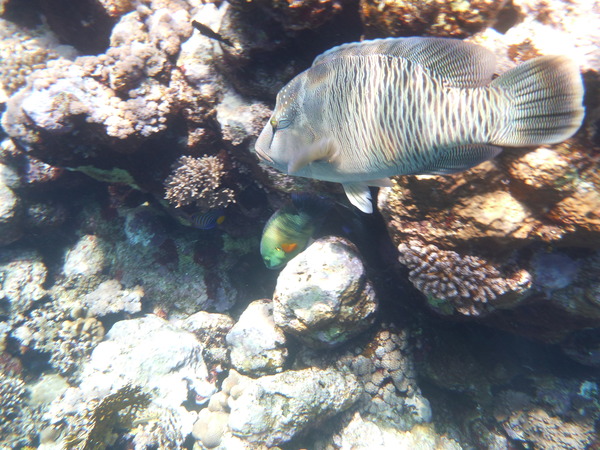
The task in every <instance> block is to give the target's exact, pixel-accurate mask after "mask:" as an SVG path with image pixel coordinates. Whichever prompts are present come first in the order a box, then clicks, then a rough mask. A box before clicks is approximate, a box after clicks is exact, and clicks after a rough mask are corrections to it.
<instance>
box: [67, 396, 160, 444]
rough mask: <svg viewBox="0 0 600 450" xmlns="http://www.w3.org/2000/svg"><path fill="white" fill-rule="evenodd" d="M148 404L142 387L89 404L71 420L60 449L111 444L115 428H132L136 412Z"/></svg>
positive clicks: (148, 400) (148, 398)
mask: <svg viewBox="0 0 600 450" xmlns="http://www.w3.org/2000/svg"><path fill="white" fill-rule="evenodd" d="M149 403H150V395H149V394H147V393H144V392H143V390H142V388H141V387H139V386H131V385H125V386H123V387H122V388H120V389H118V390H117V391H116V392H114V393H111V394H108V395H106V396H104V397H102V398H101V399H98V400H96V402H94V403H88V405H87V408H86V409H85V410H83V411H81V412H80V413H79V415H78V416H76V417H75V418H73V419H72V420H71V423H70V424H69V426H70V430H69V429H67V432H66V433H67V434H66V437H65V439H64V440H63V445H64V446H65V448H66V449H79V448H99V447H103V446H104V445H106V444H107V443H108V442H110V441H111V435H112V434H113V430H114V428H116V426H117V425H119V426H127V425H129V424H131V423H132V422H133V419H134V418H135V417H136V415H137V414H138V413H139V410H141V409H143V408H145V407H146V406H147V405H148V404H149ZM129 426H130V425H129ZM83 430H84V431H83ZM82 431H83V432H82Z"/></svg>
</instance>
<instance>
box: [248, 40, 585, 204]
mask: <svg viewBox="0 0 600 450" xmlns="http://www.w3.org/2000/svg"><path fill="white" fill-rule="evenodd" d="M495 69H496V59H495V56H494V54H493V53H492V52H490V51H488V50H486V49H485V48H483V47H480V46H478V45H475V44H471V43H468V42H463V41H460V40H457V39H444V38H431V37H411V38H388V39H377V40H372V41H364V42H358V43H351V44H344V45H341V46H339V47H334V48H332V49H331V50H329V51H327V52H325V53H323V54H322V55H320V56H318V57H317V58H316V59H315V61H314V62H313V64H312V66H311V67H310V68H309V69H307V70H306V71H304V72H302V73H301V74H299V75H297V76H296V77H295V78H294V79H292V80H291V81H290V82H289V83H288V84H287V85H286V86H285V87H284V88H283V89H282V90H281V91H280V92H279V94H277V102H276V104H275V110H274V112H273V115H272V117H271V119H270V121H269V123H268V124H267V125H266V126H265V128H264V129H263V131H262V133H261V134H260V136H259V138H258V140H257V142H256V154H257V155H258V157H259V158H260V159H261V160H263V161H264V162H265V163H267V164H269V165H270V166H272V167H274V168H275V169H277V170H280V171H282V172H285V173H289V174H292V175H298V176H303V177H309V178H316V179H318V180H325V181H334V182H338V183H342V185H343V187H344V190H345V191H346V194H347V196H348V199H349V200H350V202H352V204H354V205H355V206H357V207H358V208H359V209H361V210H362V211H364V212H367V213H370V212H372V204H371V198H370V194H369V189H368V186H389V185H391V183H390V181H389V179H388V177H390V176H392V175H411V174H412V175H415V174H436V175H439V174H451V173H455V172H459V171H461V170H465V169H468V168H471V167H473V166H476V165H477V164H479V163H481V162H483V161H485V160H488V159H490V158H493V157H494V156H496V155H497V154H498V153H499V152H500V151H501V150H502V148H501V147H502V146H508V147H523V146H533V145H542V144H555V143H558V142H561V141H563V140H565V139H567V138H569V137H570V136H572V135H573V134H574V133H575V132H576V131H577V129H578V128H579V126H580V125H581V122H582V120H583V114H584V109H583V106H582V103H583V84H582V80H581V74H580V73H579V68H578V67H577V65H576V64H575V63H574V62H573V61H571V60H570V59H569V58H567V57H565V56H540V57H538V58H534V59H532V60H529V61H527V62H525V63H523V64H521V65H519V66H517V67H515V68H514V69H511V70H509V71H507V72H506V73H503V74H501V75H500V76H499V77H497V78H495V79H493V80H492V78H493V75H494V73H495Z"/></svg>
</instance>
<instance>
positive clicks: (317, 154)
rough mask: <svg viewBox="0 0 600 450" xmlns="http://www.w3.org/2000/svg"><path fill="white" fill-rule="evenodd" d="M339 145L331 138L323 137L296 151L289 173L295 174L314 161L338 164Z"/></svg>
mask: <svg viewBox="0 0 600 450" xmlns="http://www.w3.org/2000/svg"><path fill="white" fill-rule="evenodd" d="M339 154H340V152H339V147H338V145H337V143H336V142H335V141H334V140H333V139H331V138H323V139H320V140H318V141H317V142H315V143H314V144H312V145H310V146H309V147H307V148H304V149H302V150H301V151H298V152H296V154H295V155H294V157H293V158H292V159H290V161H289V163H288V173H289V174H294V173H296V172H298V171H299V170H300V169H302V168H303V167H306V166H307V165H309V164H310V163H312V162H314V161H327V162H328V163H330V164H338V162H339V161H338V158H339Z"/></svg>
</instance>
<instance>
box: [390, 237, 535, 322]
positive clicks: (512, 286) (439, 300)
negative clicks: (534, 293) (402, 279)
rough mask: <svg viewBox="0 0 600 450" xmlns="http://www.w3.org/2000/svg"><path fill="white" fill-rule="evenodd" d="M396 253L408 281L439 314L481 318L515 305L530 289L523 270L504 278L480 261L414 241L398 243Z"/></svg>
mask: <svg viewBox="0 0 600 450" xmlns="http://www.w3.org/2000/svg"><path fill="white" fill-rule="evenodd" d="M398 251H399V252H400V256H399V260H400V262H401V263H402V264H405V265H406V266H407V267H408V268H409V270H410V275H409V279H410V281H411V282H412V283H413V285H414V286H415V287H416V288H417V289H419V290H420V291H421V292H422V293H423V294H425V295H426V296H427V298H428V301H429V303H430V305H432V306H433V307H434V309H436V310H438V312H443V313H446V314H449V313H452V312H453V311H454V310H455V311H458V312H459V313H461V314H464V315H481V314H483V313H487V312H491V311H492V310H493V309H495V308H498V307H502V306H508V305H510V306H512V305H514V304H515V303H516V302H518V301H520V300H522V299H523V298H525V296H526V295H527V292H528V291H529V289H530V287H531V275H530V274H529V273H528V272H527V271H525V270H519V271H518V272H516V273H514V274H511V275H510V276H503V274H501V273H500V271H499V270H498V269H496V268H495V267H493V266H491V265H490V264H488V263H487V262H486V261H485V260H483V259H482V258H479V257H476V256H471V255H460V254H459V253H456V252H453V251H449V250H441V249H439V248H438V247H436V246H435V245H424V244H423V243H422V242H421V241H419V240H416V239H412V240H409V241H408V242H406V243H401V244H400V245H399V246H398Z"/></svg>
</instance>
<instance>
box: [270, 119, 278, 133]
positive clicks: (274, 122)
mask: <svg viewBox="0 0 600 450" xmlns="http://www.w3.org/2000/svg"><path fill="white" fill-rule="evenodd" d="M270 123H271V126H272V127H273V130H276V129H277V119H276V118H275V117H271V120H270Z"/></svg>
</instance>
